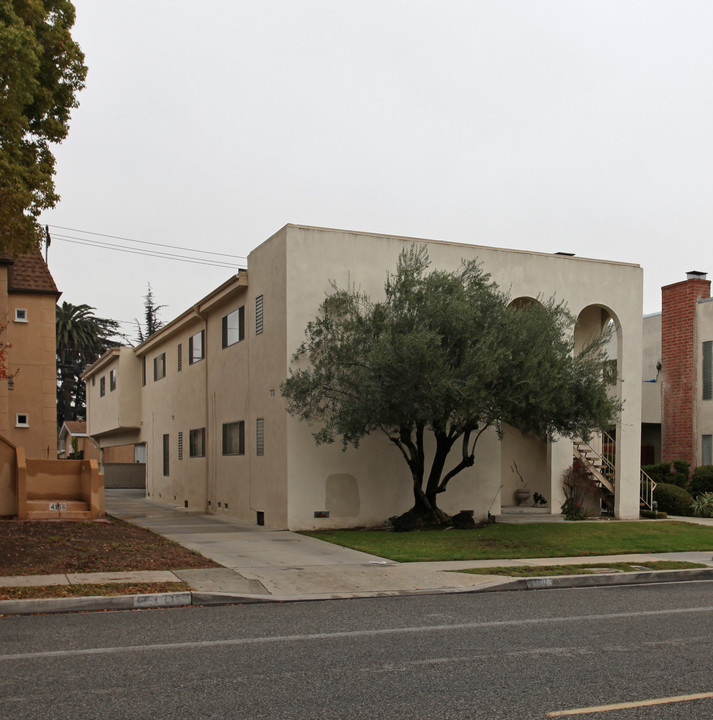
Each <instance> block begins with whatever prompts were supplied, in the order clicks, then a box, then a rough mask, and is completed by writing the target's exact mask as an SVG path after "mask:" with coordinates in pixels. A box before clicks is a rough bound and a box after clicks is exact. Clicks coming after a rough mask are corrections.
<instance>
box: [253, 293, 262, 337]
mask: <svg viewBox="0 0 713 720" xmlns="http://www.w3.org/2000/svg"><path fill="white" fill-rule="evenodd" d="M262 318H263V298H262V295H258V296H257V297H256V298H255V334H256V335H259V334H260V333H261V332H262Z"/></svg>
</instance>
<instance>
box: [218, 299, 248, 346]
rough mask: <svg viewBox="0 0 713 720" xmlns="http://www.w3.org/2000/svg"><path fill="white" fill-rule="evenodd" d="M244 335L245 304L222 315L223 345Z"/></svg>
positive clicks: (232, 342)
mask: <svg viewBox="0 0 713 720" xmlns="http://www.w3.org/2000/svg"><path fill="white" fill-rule="evenodd" d="M244 337H245V306H243V305H241V306H240V307H239V308H236V309H235V310H233V311H232V312H230V313H228V314H227V315H223V347H224V348H227V347H230V346H231V345H235V343H237V342H240V341H241V340H242V339H243V338H244Z"/></svg>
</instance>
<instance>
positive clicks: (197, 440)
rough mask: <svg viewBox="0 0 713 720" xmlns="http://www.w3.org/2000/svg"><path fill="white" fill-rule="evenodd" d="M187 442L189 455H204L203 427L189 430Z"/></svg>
mask: <svg viewBox="0 0 713 720" xmlns="http://www.w3.org/2000/svg"><path fill="white" fill-rule="evenodd" d="M188 442H189V450H188V454H189V456H190V457H205V428H196V429H195V430H191V432H190V434H189V439H188Z"/></svg>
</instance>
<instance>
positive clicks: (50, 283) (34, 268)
mask: <svg viewBox="0 0 713 720" xmlns="http://www.w3.org/2000/svg"><path fill="white" fill-rule="evenodd" d="M0 264H2V265H9V267H8V276H7V285H8V288H7V289H8V292H11V293H13V292H16V293H17V292H30V293H49V294H52V295H59V294H60V293H59V290H57V286H56V285H55V284H54V280H53V279H52V275H51V274H50V271H49V268H48V267H47V265H46V264H45V261H44V260H43V259H42V253H41V252H40V251H39V250H33V251H32V252H29V253H27V254H26V255H18V256H17V257H15V258H13V257H12V255H11V254H10V253H5V252H3V253H0Z"/></svg>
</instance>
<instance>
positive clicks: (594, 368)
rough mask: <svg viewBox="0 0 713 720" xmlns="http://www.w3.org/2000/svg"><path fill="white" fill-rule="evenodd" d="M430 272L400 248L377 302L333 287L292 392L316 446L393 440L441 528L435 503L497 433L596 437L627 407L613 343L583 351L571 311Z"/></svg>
mask: <svg viewBox="0 0 713 720" xmlns="http://www.w3.org/2000/svg"><path fill="white" fill-rule="evenodd" d="M429 265H430V262H429V258H428V254H427V251H426V249H425V248H424V247H422V246H412V247H411V248H410V249H408V250H405V251H403V252H402V253H401V255H400V257H399V260H398V265H397V268H396V271H395V272H393V273H391V274H389V276H388V277H387V280H386V284H385V297H384V299H383V300H379V301H373V300H371V299H370V298H369V297H367V296H366V295H365V294H364V293H362V292H361V291H359V290H358V289H357V288H356V287H355V286H351V287H348V288H341V289H340V288H338V287H336V285H334V284H333V287H332V292H330V293H329V294H328V295H327V297H325V299H324V301H323V302H322V303H321V306H320V308H319V314H318V315H317V317H316V318H315V319H314V320H312V321H311V322H310V323H309V324H308V325H307V328H306V331H305V340H304V342H303V343H302V344H301V345H300V347H299V348H298V349H297V351H296V353H295V354H294V357H293V363H294V366H293V368H292V369H291V370H290V375H289V377H288V378H287V379H286V380H285V382H284V383H283V384H282V387H281V390H282V394H283V396H284V397H285V398H286V399H287V409H288V412H289V413H291V414H292V415H294V416H296V417H298V418H300V419H301V420H304V421H307V422H308V423H311V424H314V425H317V426H318V427H315V431H314V433H313V436H314V439H315V441H316V442H317V443H318V444H319V443H332V442H334V441H335V440H336V439H341V442H342V444H343V447H344V448H345V449H346V447H348V446H353V447H358V446H359V443H360V441H361V440H362V439H363V438H364V437H365V436H367V435H370V434H371V433H379V432H380V433H383V434H384V435H386V437H387V438H388V439H389V441H390V442H391V443H392V444H393V446H394V448H395V449H396V450H397V451H398V452H399V453H400V454H401V455H402V456H403V459H404V461H405V462H406V463H407V465H408V468H409V470H410V473H411V478H412V481H413V496H414V504H413V507H412V508H411V509H412V511H413V512H414V513H415V514H416V515H417V516H418V517H419V518H421V519H422V520H423V521H425V522H442V521H444V520H447V517H448V516H447V515H446V514H445V513H443V512H442V511H441V510H440V509H439V508H438V504H437V497H438V495H439V494H440V493H443V492H445V491H446V490H447V488H448V485H449V483H450V482H451V480H453V478H454V477H456V476H457V475H458V474H459V473H460V472H461V471H462V470H464V469H465V468H468V467H470V466H472V465H473V464H474V462H475V450H476V446H477V443H478V439H479V438H480V437H482V435H483V433H485V432H486V431H487V430H488V429H490V428H493V429H494V430H495V431H497V432H498V433H501V432H502V428H503V426H504V425H505V424H507V425H509V426H512V427H514V428H516V429H518V430H520V431H521V432H523V433H537V434H539V435H541V436H543V437H544V436H556V435H560V436H567V437H574V436H583V437H588V436H589V435H590V434H591V433H592V431H594V430H596V429H600V428H604V427H606V426H608V425H609V424H610V423H611V422H612V420H613V418H615V416H616V414H617V412H618V410H619V404H618V401H616V400H615V399H613V398H612V396H611V394H610V393H609V392H608V390H607V385H606V383H605V381H604V379H603V376H602V367H603V363H604V361H605V359H606V355H605V353H604V350H603V345H604V341H605V335H601V336H598V337H595V338H592V339H591V341H590V342H589V343H588V344H587V345H586V346H585V347H584V348H583V349H582V350H581V351H580V352H578V353H577V354H575V353H574V342H573V332H572V329H573V324H574V318H573V317H572V316H571V315H570V313H569V312H568V311H567V309H566V308H565V306H564V305H563V304H562V303H561V302H556V301H555V300H553V299H550V300H542V301H540V302H532V303H526V304H523V305H518V304H511V303H510V302H509V298H508V296H507V295H506V294H505V293H503V292H502V291H501V290H499V289H498V287H497V285H496V284H495V283H494V282H493V280H492V279H491V277H490V276H489V275H488V274H487V273H486V272H484V271H483V270H482V268H481V267H480V266H479V264H478V263H477V262H475V261H468V262H465V261H464V262H463V263H462V264H461V266H460V268H459V269H458V270H455V271H446V270H429ZM429 434H430V435H431V436H432V443H431V444H430V446H431V448H432V450H430V451H428V452H427V442H426V438H427V436H428V435H429ZM452 451H453V457H451V453H452ZM449 461H450V464H449Z"/></svg>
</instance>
